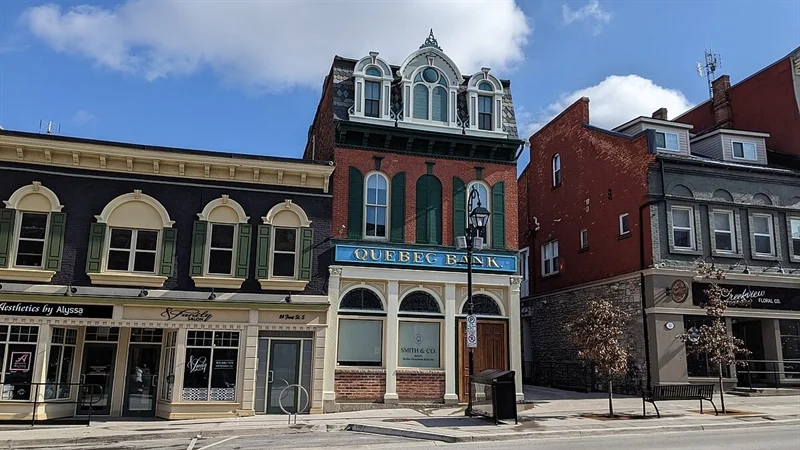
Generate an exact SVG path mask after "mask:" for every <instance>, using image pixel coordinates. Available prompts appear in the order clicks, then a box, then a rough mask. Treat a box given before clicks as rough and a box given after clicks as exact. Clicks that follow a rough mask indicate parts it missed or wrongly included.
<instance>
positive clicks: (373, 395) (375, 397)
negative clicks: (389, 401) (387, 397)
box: [335, 369, 386, 402]
mask: <svg viewBox="0 0 800 450" xmlns="http://www.w3.org/2000/svg"><path fill="white" fill-rule="evenodd" d="M335 388H336V400H337V401H339V400H356V401H372V402H383V394H385V393H386V371H385V370H381V369H364V370H357V369H354V370H337V371H336V381H335Z"/></svg>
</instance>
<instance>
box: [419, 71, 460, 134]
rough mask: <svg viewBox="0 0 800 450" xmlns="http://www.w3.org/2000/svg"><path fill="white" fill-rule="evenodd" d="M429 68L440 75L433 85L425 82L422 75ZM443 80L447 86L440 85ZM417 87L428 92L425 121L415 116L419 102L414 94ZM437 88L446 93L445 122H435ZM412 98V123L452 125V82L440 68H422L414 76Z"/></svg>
mask: <svg viewBox="0 0 800 450" xmlns="http://www.w3.org/2000/svg"><path fill="white" fill-rule="evenodd" d="M428 68H431V69H433V70H435V71H436V73H437V74H438V75H439V78H437V79H436V81H434V82H433V83H430V82H428V81H427V80H425V77H424V76H423V75H422V73H423V72H424V71H425V69H428ZM417 76H419V77H420V79H419V80H417ZM442 79H444V81H445V84H441V83H440V81H441V80H442ZM417 85H422V86H424V87H425V88H426V89H427V90H428V102H427V103H428V109H427V117H426V118H424V119H423V118H419V117H416V116H415V115H414V105H415V104H416V102H417V99H416V95H415V94H414V89H415V88H416V87H417ZM436 87H441V88H443V89H444V91H445V99H446V101H445V110H444V116H445V120H444V121H441V120H435V119H434V118H433V91H434V90H435V89H436ZM411 97H412V101H411V114H410V116H411V121H412V122H418V123H419V122H421V123H428V124H433V125H449V124H450V112H451V111H450V106H451V105H450V80H449V79H448V78H447V77H446V76H445V74H444V73H443V72H442V71H441V70H439V69H438V68H436V67H434V66H428V65H426V66H423V67H421V68H420V69H419V70H418V71H417V72H416V73H415V74H414V76H413V77H412V78H411Z"/></svg>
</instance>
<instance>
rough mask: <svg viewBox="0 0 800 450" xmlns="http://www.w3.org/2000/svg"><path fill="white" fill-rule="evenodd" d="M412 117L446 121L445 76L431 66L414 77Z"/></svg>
mask: <svg viewBox="0 0 800 450" xmlns="http://www.w3.org/2000/svg"><path fill="white" fill-rule="evenodd" d="M413 102H414V119H422V120H431V121H436V122H444V123H447V78H445V77H444V75H442V74H441V73H440V72H439V71H438V70H436V69H434V68H433V67H426V68H424V69H422V70H421V71H420V72H418V73H417V75H416V76H415V77H414V100H413Z"/></svg>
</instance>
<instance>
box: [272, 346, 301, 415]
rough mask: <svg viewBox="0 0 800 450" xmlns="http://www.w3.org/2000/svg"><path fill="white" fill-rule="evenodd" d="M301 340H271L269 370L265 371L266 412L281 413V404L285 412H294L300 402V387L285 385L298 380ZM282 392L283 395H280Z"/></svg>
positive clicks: (295, 382)
mask: <svg viewBox="0 0 800 450" xmlns="http://www.w3.org/2000/svg"><path fill="white" fill-rule="evenodd" d="M301 342H302V341H299V340H296V341H289V340H277V339H273V340H272V345H271V346H270V351H269V371H268V372H267V414H282V413H283V410H281V405H283V409H285V410H286V411H287V412H290V413H295V412H297V409H298V408H299V407H300V406H305V396H304V395H303V400H302V403H300V404H298V403H299V402H298V400H300V397H301V395H300V389H299V388H297V387H291V388H289V389H286V390H285V391H284V388H286V386H290V385H293V384H297V383H299V382H300V344H301ZM281 393H283V395H281Z"/></svg>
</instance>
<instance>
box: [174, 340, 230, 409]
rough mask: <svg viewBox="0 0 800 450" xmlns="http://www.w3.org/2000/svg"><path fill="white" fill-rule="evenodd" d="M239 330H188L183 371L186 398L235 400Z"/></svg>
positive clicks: (184, 397)
mask: <svg viewBox="0 0 800 450" xmlns="http://www.w3.org/2000/svg"><path fill="white" fill-rule="evenodd" d="M238 356H239V332H237V331H189V332H188V336H187V340H186V362H185V364H186V365H185V367H184V373H183V393H182V394H183V395H182V398H183V400H184V401H225V402H232V401H234V400H235V399H236V369H237V367H238Z"/></svg>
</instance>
